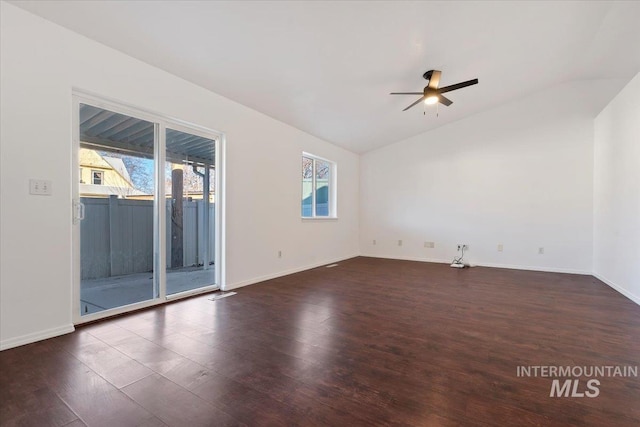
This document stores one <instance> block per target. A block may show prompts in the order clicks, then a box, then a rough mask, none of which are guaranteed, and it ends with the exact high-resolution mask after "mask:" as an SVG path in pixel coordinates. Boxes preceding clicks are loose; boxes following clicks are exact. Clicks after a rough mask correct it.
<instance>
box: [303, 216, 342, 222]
mask: <svg viewBox="0 0 640 427" xmlns="http://www.w3.org/2000/svg"><path fill="white" fill-rule="evenodd" d="M300 219H302V222H307V221H312V222H313V221H337V220H338V217H337V216H314V217H308V216H303V217H300Z"/></svg>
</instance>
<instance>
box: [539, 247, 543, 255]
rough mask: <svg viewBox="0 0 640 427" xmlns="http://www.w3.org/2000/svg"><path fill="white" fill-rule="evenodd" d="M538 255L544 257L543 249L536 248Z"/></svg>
mask: <svg viewBox="0 0 640 427" xmlns="http://www.w3.org/2000/svg"><path fill="white" fill-rule="evenodd" d="M538 255H544V248H542V247H540V248H538Z"/></svg>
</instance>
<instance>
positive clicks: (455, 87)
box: [438, 79, 478, 93]
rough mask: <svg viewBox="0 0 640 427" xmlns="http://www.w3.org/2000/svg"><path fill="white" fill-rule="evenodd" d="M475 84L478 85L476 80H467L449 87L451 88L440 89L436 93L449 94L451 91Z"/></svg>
mask: <svg viewBox="0 0 640 427" xmlns="http://www.w3.org/2000/svg"><path fill="white" fill-rule="evenodd" d="M476 84H478V79H473V80H468V81H466V82H462V83H456V84H454V85H451V86H445V87H442V88H440V89H438V92H440V93H445V92H451V91H452V90H458V89H462V88H463V87H467V86H473V85H476Z"/></svg>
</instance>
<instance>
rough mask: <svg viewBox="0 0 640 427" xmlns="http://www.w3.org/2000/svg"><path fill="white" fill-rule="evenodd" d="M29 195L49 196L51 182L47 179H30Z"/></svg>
mask: <svg viewBox="0 0 640 427" xmlns="http://www.w3.org/2000/svg"><path fill="white" fill-rule="evenodd" d="M29 194H33V195H35V196H50V195H51V181H50V180H48V179H30V180H29Z"/></svg>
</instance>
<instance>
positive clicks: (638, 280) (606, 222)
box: [593, 74, 640, 304]
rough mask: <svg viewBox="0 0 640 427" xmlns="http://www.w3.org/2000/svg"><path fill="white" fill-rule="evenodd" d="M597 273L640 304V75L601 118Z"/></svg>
mask: <svg viewBox="0 0 640 427" xmlns="http://www.w3.org/2000/svg"><path fill="white" fill-rule="evenodd" d="M594 208H595V209H594V227H593V235H594V239H593V271H594V275H595V276H596V277H598V278H599V279H601V280H602V281H604V282H606V283H608V284H609V285H610V286H612V287H613V288H615V289H617V290H618V291H620V292H621V293H623V294H624V295H626V296H627V297H629V298H630V299H632V300H634V301H635V302H636V303H638V304H640V74H637V75H636V76H635V77H634V78H633V80H631V82H629V84H627V86H625V88H624V89H623V90H622V91H621V92H620V93H619V94H618V95H617V96H616V97H615V98H614V100H613V101H611V103H610V104H609V105H608V106H607V107H606V108H605V109H604V110H603V111H602V112H601V113H600V114H599V115H598V117H597V118H596V120H595V162H594Z"/></svg>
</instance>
